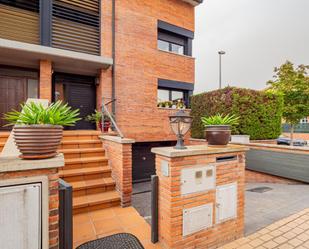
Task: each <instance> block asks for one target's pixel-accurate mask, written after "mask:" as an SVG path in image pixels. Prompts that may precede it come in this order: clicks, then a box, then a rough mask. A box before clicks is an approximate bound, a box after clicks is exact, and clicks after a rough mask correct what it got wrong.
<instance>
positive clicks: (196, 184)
mask: <svg viewBox="0 0 309 249" xmlns="http://www.w3.org/2000/svg"><path fill="white" fill-rule="evenodd" d="M215 186H216V167H215V166H214V165H205V166H197V167H193V168H186V169H182V170H181V194H182V195H187V194H192V193H196V192H202V191H207V190H211V189H215Z"/></svg>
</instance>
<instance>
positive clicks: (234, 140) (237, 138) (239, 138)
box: [231, 135, 250, 144]
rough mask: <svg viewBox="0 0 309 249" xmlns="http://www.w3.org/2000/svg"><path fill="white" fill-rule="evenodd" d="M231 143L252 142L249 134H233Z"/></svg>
mask: <svg viewBox="0 0 309 249" xmlns="http://www.w3.org/2000/svg"><path fill="white" fill-rule="evenodd" d="M231 143H239V144H248V143H250V136H249V135H232V136H231Z"/></svg>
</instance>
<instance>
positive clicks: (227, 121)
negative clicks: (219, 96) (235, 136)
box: [201, 114, 239, 126]
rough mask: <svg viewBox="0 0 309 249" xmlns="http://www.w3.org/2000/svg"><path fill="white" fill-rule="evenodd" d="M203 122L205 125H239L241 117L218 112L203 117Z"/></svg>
mask: <svg viewBox="0 0 309 249" xmlns="http://www.w3.org/2000/svg"><path fill="white" fill-rule="evenodd" d="M201 120H202V123H203V125H204V126H207V125H231V126H232V125H238V120H239V117H238V116H236V115H233V114H231V115H230V114H227V115H225V116H224V115H223V114H217V115H214V116H210V117H202V118H201Z"/></svg>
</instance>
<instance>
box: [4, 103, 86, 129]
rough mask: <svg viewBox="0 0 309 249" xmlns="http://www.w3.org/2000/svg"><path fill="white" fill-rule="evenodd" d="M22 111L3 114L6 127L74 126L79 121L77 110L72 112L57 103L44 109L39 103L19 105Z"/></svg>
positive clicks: (65, 105)
mask: <svg viewBox="0 0 309 249" xmlns="http://www.w3.org/2000/svg"><path fill="white" fill-rule="evenodd" d="M21 110H22V111H16V110H13V111H11V112H8V113H6V114H4V117H3V119H5V120H6V121H8V122H9V123H8V124H7V125H6V126H10V125H15V124H20V125H35V124H51V125H62V126H74V125H75V123H76V122H77V121H78V120H80V118H78V116H79V110H78V109H76V110H72V108H71V107H70V106H68V104H63V103H62V101H57V102H55V103H52V104H50V105H49V106H48V107H47V108H45V107H44V106H43V105H42V104H41V103H34V102H30V103H28V104H21Z"/></svg>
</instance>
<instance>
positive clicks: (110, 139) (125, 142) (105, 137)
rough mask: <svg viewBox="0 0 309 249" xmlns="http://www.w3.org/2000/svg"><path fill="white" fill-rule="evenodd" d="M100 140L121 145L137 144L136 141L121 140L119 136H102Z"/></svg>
mask: <svg viewBox="0 0 309 249" xmlns="http://www.w3.org/2000/svg"><path fill="white" fill-rule="evenodd" d="M99 138H100V139H101V140H107V141H112V142H115V143H119V144H134V143H135V140H134V139H130V138H121V137H118V136H109V135H102V136H99Z"/></svg>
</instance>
